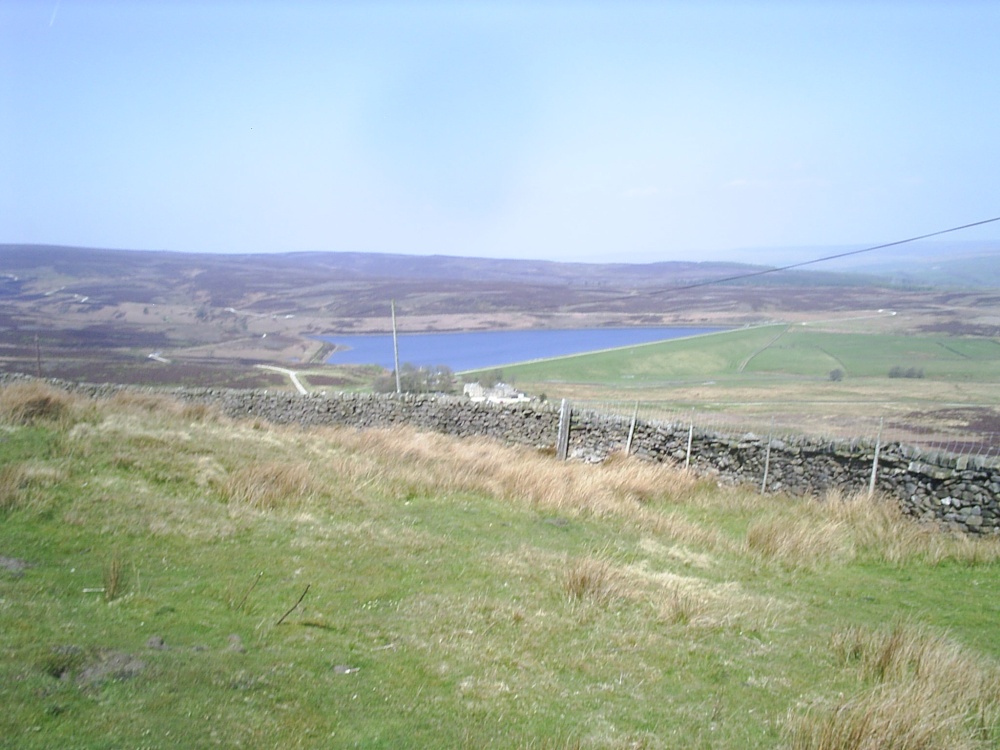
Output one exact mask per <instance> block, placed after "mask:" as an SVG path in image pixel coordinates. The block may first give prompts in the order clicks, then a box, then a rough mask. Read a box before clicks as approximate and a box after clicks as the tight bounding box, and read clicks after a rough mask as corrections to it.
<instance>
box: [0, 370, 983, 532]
mask: <svg viewBox="0 0 1000 750" xmlns="http://www.w3.org/2000/svg"><path fill="white" fill-rule="evenodd" d="M11 379H12V376H5V377H3V378H2V380H11ZM53 382H54V384H56V385H59V386H60V387H63V388H67V389H70V390H74V391H78V392H82V393H84V394H86V395H89V396H92V397H97V398H100V397H107V396H110V395H113V394H114V393H116V392H118V391H120V390H122V389H124V388H125V387H124V386H111V385H86V384H71V383H63V382H55V381H53ZM170 393H171V394H172V395H174V396H177V397H179V398H181V399H183V400H187V401H194V402H200V403H206V404H211V405H214V406H216V407H218V408H219V409H221V411H223V412H224V413H225V414H227V415H228V416H230V417H234V418H244V419H245V418H249V419H262V420H266V421H269V422H274V423H278V424H300V425H303V426H313V425H345V426H351V427H356V428H359V429H367V428H384V427H392V426H394V425H404V424H405V425H411V426H413V427H416V428H418V429H421V430H430V431H435V432H442V433H446V434H449V435H454V436H457V437H466V436H472V435H482V436H486V437H490V438H495V439H497V440H501V441H504V442H507V443H512V444H519V445H527V446H531V447H534V448H537V449H543V450H551V449H554V447H555V444H556V439H557V435H558V431H559V408H558V405H556V404H545V403H534V402H527V403H518V404H508V405H496V404H489V403H482V402H480V403H477V402H472V401H469V400H468V399H465V398H457V397H449V396H431V395H409V394H404V395H395V394H390V395H365V394H310V395H306V396H300V395H297V394H292V393H287V392H275V391H260V390H254V391H251V390H239V391H238V390H223V389H190V388H189V389H178V390H173V391H170ZM630 427H631V423H630V420H628V419H623V418H620V417H609V416H607V415H600V414H596V413H592V412H579V413H574V414H573V415H572V423H571V428H570V442H569V451H568V455H569V457H570V458H572V459H575V460H583V461H591V462H597V461H602V460H603V459H605V458H607V457H608V456H609V455H611V454H612V453H615V452H621V451H624V450H625V448H626V445H627V444H628V436H629V431H630ZM689 440H690V453H689V452H688V445H689ZM876 449H878V462H877V469H876V481H875V488H876V490H878V491H879V492H880V493H881V494H883V495H886V496H889V497H892V498H895V499H896V500H898V501H899V503H900V506H901V507H902V508H903V510H904V511H905V512H906V513H908V514H910V515H912V516H914V517H916V518H919V519H921V520H925V521H934V522H938V523H941V524H943V525H945V526H946V527H948V528H950V529H953V530H956V531H962V532H966V533H971V534H1000V464H998V462H997V461H995V460H992V461H991V460H988V459H985V458H983V457H979V456H972V457H970V456H955V455H949V454H945V453H941V452H937V451H925V450H922V449H919V448H916V447H913V446H906V445H900V444H895V443H894V444H887V445H881V446H876V445H875V444H874V443H872V442H870V441H862V440H855V441H829V440H820V439H816V438H811V437H804V436H800V437H787V436H785V437H782V438H781V439H769V438H768V437H767V436H760V435H755V434H745V435H739V436H734V435H727V434H720V433H713V432H707V431H701V430H698V429H697V427H695V428H694V429H692V428H691V427H690V425H680V424H664V423H655V422H642V421H638V422H637V423H636V424H635V427H634V430H633V434H632V445H631V452H632V453H633V454H634V455H636V456H638V457H640V458H643V459H645V460H649V461H655V462H661V463H674V464H679V465H685V464H689V465H690V468H691V470H692V471H694V472H695V473H698V474H701V475H710V476H713V477H716V478H717V479H718V481H720V482H725V483H746V484H750V485H753V486H756V487H757V488H759V489H763V490H765V491H767V492H779V491H782V492H788V493H790V494H794V495H801V496H810V495H811V496H822V495H823V494H824V493H826V492H827V491H829V490H833V489H839V490H842V491H843V492H845V493H855V492H859V491H865V490H867V488H868V487H869V483H870V481H871V476H872V468H873V465H875V456H876ZM765 472H766V484H765Z"/></svg>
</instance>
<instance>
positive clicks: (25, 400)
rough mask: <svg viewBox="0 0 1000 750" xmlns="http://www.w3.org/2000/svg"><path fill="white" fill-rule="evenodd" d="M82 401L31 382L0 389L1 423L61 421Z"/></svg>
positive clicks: (70, 417)
mask: <svg viewBox="0 0 1000 750" xmlns="http://www.w3.org/2000/svg"><path fill="white" fill-rule="evenodd" d="M84 403H85V401H84V400H83V399H79V398H77V397H74V396H72V395H70V394H69V393H67V392H66V391H63V390H60V389H58V388H53V387H52V386H49V385H46V384H44V383H39V382H35V381H30V382H27V383H14V384H12V385H8V386H5V387H4V388H0V422H4V423H6V424H14V425H33V424H39V423H60V424H64V423H67V422H69V421H71V420H72V418H73V416H74V414H75V413H76V412H79V411H80V408H81V406H82V405H83V404H84Z"/></svg>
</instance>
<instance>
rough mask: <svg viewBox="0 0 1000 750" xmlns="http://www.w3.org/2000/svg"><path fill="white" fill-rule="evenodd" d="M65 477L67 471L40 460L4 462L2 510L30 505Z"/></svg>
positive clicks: (0, 470) (1, 468)
mask: <svg viewBox="0 0 1000 750" xmlns="http://www.w3.org/2000/svg"><path fill="white" fill-rule="evenodd" d="M65 479H66V472H65V471H63V470H62V469H61V468H59V467H55V466H48V465H45V464H43V463H39V462H34V461H17V462H13V463H9V464H4V465H3V466H0V511H9V510H14V509H15V508H26V507H29V506H31V505H32V504H34V503H37V502H39V501H40V500H42V499H43V498H44V496H45V494H46V490H48V489H49V488H51V487H54V486H56V485H57V484H58V483H59V482H62V481H65Z"/></svg>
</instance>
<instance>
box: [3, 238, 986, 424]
mask: <svg viewBox="0 0 1000 750" xmlns="http://www.w3.org/2000/svg"><path fill="white" fill-rule="evenodd" d="M904 252H907V253H909V255H908V256H907V255H904ZM845 263H847V259H841V260H840V261H837V263H835V264H831V265H833V266H835V268H836V270H835V272H822V271H819V270H809V271H806V270H798V271H786V272H781V273H774V274H768V275H763V276H754V277H751V278H748V279H745V280H743V281H739V282H728V283H711V282H713V280H714V281H718V280H720V279H727V278H731V277H733V276H739V275H742V274H746V273H753V272H758V271H760V270H762V269H761V268H760V267H754V266H741V265H735V264H725V263H677V262H674V263H656V264H640V265H631V264H604V265H600V264H574V263H550V262H539V261H501V260H487V259H475V258H453V257H442V256H436V257H412V256H392V255H371V254H367V255H366V254H354V253H308V254H304V253H298V254H297V253H289V254H280V255H256V256H254V255H246V256H232V255H198V254H184V253H169V252H137V251H111V250H94V249H81V248H66V247H43V246H23V245H4V246H0V370H3V371H8V372H25V373H30V374H37V375H43V376H46V377H56V378H64V379H67V380H83V381H90V382H116V383H137V384H147V385H164V386H171V385H205V386H217V387H224V386H231V387H267V388H277V389H291V388H292V383H291V381H290V380H289V379H288V377H287V376H286V375H285V374H283V373H281V372H277V371H275V370H265V369H261V367H259V366H260V365H266V366H271V367H276V368H294V369H295V370H296V371H298V372H299V376H300V381H301V382H302V383H304V384H305V387H307V388H310V389H328V388H333V389H347V390H366V389H369V388H370V387H371V385H372V383H373V381H374V380H375V378H376V377H377V376H378V374H379V373H378V371H377V369H374V368H363V367H360V368H359V367H333V366H330V365H327V364H325V360H326V359H327V356H328V355H329V353H330V349H329V345H326V344H324V343H323V342H321V341H319V340H318V339H317V338H316V337H317V336H320V335H324V334H335V333H359V332H384V331H387V330H389V329H390V326H391V321H390V316H389V308H390V303H391V301H392V300H395V303H396V309H397V318H398V322H399V327H400V330H402V331H407V332H414V331H456V330H492V329H504V328H506V329H517V328H556V327H596V326H623V325H625V326H628V325H672V324H677V325H692V324H693V325H714V326H733V327H735V328H739V329H745V330H737V331H733V332H731V333H730V334H725V335H721V336H716V337H705V338H702V339H694V340H691V341H686V342H680V341H678V342H670V343H667V344H662V345H653V346H648V347H641V348H632V349H628V350H625V351H622V352H616V353H610V354H608V353H602V354H595V355H588V356H587V357H575V358H567V359H562V360H555V361H552V362H547V363H536V364H531V365H526V366H517V367H505V368H504V376H505V377H506V378H507V379H513V380H516V382H517V384H518V385H519V387H521V388H523V389H524V390H527V391H528V392H529V393H531V394H534V395H541V394H544V395H546V396H547V397H549V398H570V399H573V400H578V401H579V400H583V401H600V402H620V403H625V402H634V401H641V402H643V403H644V404H646V405H648V416H656V415H657V414H659V413H664V412H669V411H677V410H682V411H684V410H687V411H690V410H692V409H700V410H703V411H704V410H707V411H710V412H712V413H713V414H720V413H728V414H731V415H732V420H731V421H739V420H740V419H743V418H744V417H745V418H746V419H747V420H750V421H752V422H755V423H759V422H760V421H761V420H762V419H763V420H765V421H767V420H769V419H775V418H776V419H778V420H779V421H780V422H781V423H783V424H787V425H789V426H790V427H800V428H815V429H817V430H819V431H831V432H836V433H837V434H839V435H850V434H851V430H852V429H855V430H856V429H861V427H860V426H855V424H856V422H857V420H858V419H861V418H864V419H867V420H868V424H866V425H865V426H864V429H865V430H868V431H869V432H871V433H874V431H875V430H877V429H878V420H879V419H880V418H883V417H884V418H887V419H889V420H890V422H891V425H892V426H893V427H895V428H898V430H899V431H900V434H901V435H917V434H923V433H928V432H929V431H936V432H941V433H942V435H941V439H942V440H945V439H947V437H948V436H949V435H950V434H952V433H958V434H962V435H965V436H969V437H972V438H976V436H984V435H990V434H992V433H997V432H1000V405H998V403H997V397H996V393H997V392H998V390H997V389H998V385H1000V383H998V380H1000V290H998V287H1000V253H998V252H997V251H996V248H994V247H992V246H986V245H982V244H975V243H974V244H972V245H970V246H968V247H966V246H964V245H961V244H959V245H955V246H950V245H936V244H928V245H926V246H907V247H906V248H895V249H894V250H893V251H891V252H888V253H887V255H886V256H885V257H876V256H874V255H873V256H860V257H859V258H858V259H856V268H854V269H853V270H852V268H851V267H844V264H845ZM820 267H821V266H816V268H820ZM872 269H875V270H877V271H878V273H877V274H876V273H874V272H872ZM858 270H862V271H866V273H858V272H857V271H858ZM935 280H937V281H936V282H935ZM442 364H447V363H442ZM894 368H896V369H899V370H900V371H902V372H904V373H905V372H907V371H912V372H914V373H919V374H920V375H922V376H923V377H920V378H905V377H903V378H889V377H888V375H889V373H890V372H891V371H892V370H893V369H894ZM835 371H839V373H840V377H839V379H836V380H832V379H831V377H830V375H831V373H834V372H835ZM872 420H874V423H872Z"/></svg>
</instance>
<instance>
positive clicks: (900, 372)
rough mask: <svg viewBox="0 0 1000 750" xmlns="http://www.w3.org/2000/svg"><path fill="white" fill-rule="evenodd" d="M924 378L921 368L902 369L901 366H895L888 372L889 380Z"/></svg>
mask: <svg viewBox="0 0 1000 750" xmlns="http://www.w3.org/2000/svg"><path fill="white" fill-rule="evenodd" d="M923 376H924V368H922V367H919V368H918V367H906V368H904V367H902V366H901V365H896V366H895V367H893V368H892V369H890V370H889V377H890V378H922V377H923Z"/></svg>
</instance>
